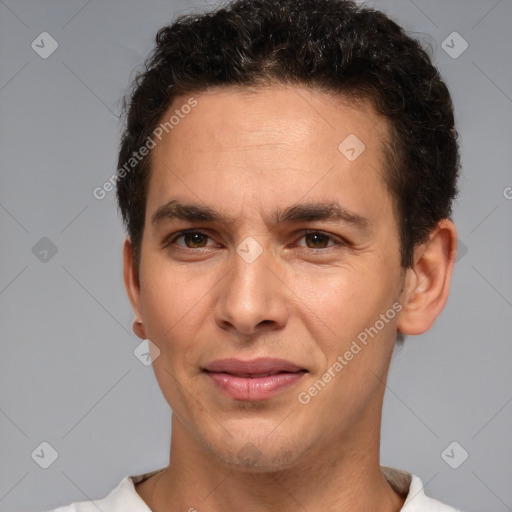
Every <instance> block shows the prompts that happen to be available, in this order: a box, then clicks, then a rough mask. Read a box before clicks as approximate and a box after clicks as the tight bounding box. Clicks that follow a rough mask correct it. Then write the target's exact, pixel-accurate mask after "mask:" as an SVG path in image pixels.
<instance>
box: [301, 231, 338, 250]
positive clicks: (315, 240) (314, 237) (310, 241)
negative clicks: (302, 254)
mask: <svg viewBox="0 0 512 512" xmlns="http://www.w3.org/2000/svg"><path fill="white" fill-rule="evenodd" d="M304 239H305V240H306V245H307V246H308V247H309V248H310V249H325V248H327V247H328V245H327V244H328V243H329V241H330V240H331V237H330V236H327V235H324V234H323V233H318V232H313V233H306V234H305V235H304Z"/></svg>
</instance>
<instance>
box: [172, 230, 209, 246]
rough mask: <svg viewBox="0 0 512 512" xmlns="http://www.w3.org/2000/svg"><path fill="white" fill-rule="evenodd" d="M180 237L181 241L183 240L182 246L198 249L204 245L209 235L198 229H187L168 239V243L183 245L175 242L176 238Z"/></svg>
mask: <svg viewBox="0 0 512 512" xmlns="http://www.w3.org/2000/svg"><path fill="white" fill-rule="evenodd" d="M180 238H183V241H184V242H185V244H184V246H185V247H187V248H188V249H200V248H202V247H206V244H207V242H208V239H209V238H210V237H209V236H208V235H205V234H204V233H201V232H200V231H187V232H182V233H180V234H179V235H178V236H176V237H175V238H173V239H172V240H170V241H169V244H176V245H178V246H180V247H183V244H181V243H177V240H179V239H180Z"/></svg>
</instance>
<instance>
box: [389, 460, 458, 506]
mask: <svg viewBox="0 0 512 512" xmlns="http://www.w3.org/2000/svg"><path fill="white" fill-rule="evenodd" d="M381 470H382V473H383V474H384V476H385V478H386V480H387V481H388V483H389V484H390V485H391V487H392V488H393V489H394V490H395V491H396V492H398V493H399V494H401V495H402V496H403V497H405V502H404V504H403V506H402V508H401V509H400V512H460V511H459V510H457V509H455V508H453V507H450V506H449V505H446V504H444V503H441V502H440V501H437V500H435V499H433V498H430V497H428V496H427V495H426V494H425V491H424V489H423V483H422V481H421V479H420V478H419V477H417V476H416V475H412V474H410V473H407V472H405V471H401V470H399V469H395V468H389V467H384V466H382V467H381Z"/></svg>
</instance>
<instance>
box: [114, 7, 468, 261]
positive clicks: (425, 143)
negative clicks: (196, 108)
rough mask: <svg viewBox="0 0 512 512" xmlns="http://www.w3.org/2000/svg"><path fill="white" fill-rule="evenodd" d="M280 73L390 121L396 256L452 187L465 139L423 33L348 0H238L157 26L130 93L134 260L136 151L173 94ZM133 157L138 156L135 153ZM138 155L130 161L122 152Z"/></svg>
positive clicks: (144, 167) (432, 219) (124, 179)
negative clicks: (417, 36)
mask: <svg viewBox="0 0 512 512" xmlns="http://www.w3.org/2000/svg"><path fill="white" fill-rule="evenodd" d="M268 84H284V85H294V86H307V87H314V88H317V89H319V90H321V91H325V92H329V93H335V94H339V95H340V96H341V97H345V98H347V99H349V100H350V99H353V100H359V99H363V100H365V99H366V100H370V101H371V103H372V105H373V106H374V108H375V109H376V111H377V112H379V113H380V114H381V115H383V116H384V117H385V118H387V119H388V121H389V122H390V123H389V124H390V127H391V129H390V136H389V139H390V140H388V141H386V144H385V148H386V149H385V180H386V183H387V186H388V189H389V191H390V194H391V197H392V198H393V204H394V208H395V214H396V218H397V224H398V226H399V236H400V244H401V245H400V250H401V264H402V266H403V267H409V266H411V265H412V264H413V250H414V247H415V246H416V245H417V244H419V243H421V242H423V241H425V240H426V239H427V237H428V235H429V233H430V232H431V230H432V229H433V228H434V227H435V226H436V224H437V223H438V222H439V221H440V220H441V219H443V218H449V217H450V216H451V209H452V201H453V198H454V197H455V195H456V193H457V188H456V181H457V175H458V173H459V151H458V144H457V132H456V130H455V127H454V115H453V106H452V101H451V98H450V94H449V91H448V89H447V87H446V85H445V84H444V82H443V81H442V80H441V78H440V76H439V72H438V70H437V69H436V68H435V67H434V66H433V64H432V62H431V60H430V58H429V56H428V54H427V53H426V51H425V50H424V49H423V48H422V47H421V45H420V44H419V42H418V41H416V40H414V39H412V38H411V37H409V36H408V35H406V33H405V32H404V30H403V29H402V28H401V27H400V26H398V25H397V24H396V23H395V22H394V21H392V20H391V19H389V18H388V17H387V16H386V15H385V14H383V13H381V12H379V11H377V10H374V9H370V8H367V7H362V6H359V5H357V4H356V3H355V2H352V1H347V0H237V1H234V2H231V3H229V4H227V5H226V6H224V7H222V8H219V9H217V10H214V11H212V12H207V13H204V14H188V15H183V16H181V17H179V18H178V19H177V20H176V21H175V22H174V23H173V24H172V25H171V26H167V27H164V28H162V29H160V30H159V31H158V33H157V36H156V48H155V49H154V51H153V52H152V54H151V55H150V56H149V57H148V59H147V60H146V62H145V67H144V70H143V72H141V73H139V74H138V75H137V76H136V78H135V79H134V81H133V83H132V86H131V90H130V93H129V95H128V96H127V97H126V98H125V102H124V107H125V112H126V114H127V115H126V128H125V131H124V134H123V136H122V140H121V146H120V151H119V161H118V174H117V198H118V203H119V208H120V210H121V214H122V217H123V221H124V223H125V226H126V228H127V232H128V235H129V237H130V239H131V241H132V245H133V251H134V260H135V262H136V266H137V267H138V265H139V262H140V249H141V243H142V234H143V230H144V222H145V208H146V199H147V190H148V181H149V176H150V158H149V156H151V153H149V155H148V157H144V158H139V159H137V160H134V159H133V156H134V155H135V154H137V155H138V154H139V153H138V151H139V149H140V148H141V147H143V146H144V145H145V144H146V141H147V140H148V137H150V136H151V135H152V133H153V131H154V130H155V129H156V128H157V126H158V125H159V124H160V123H161V120H162V116H163V115H164V114H165V113H166V112H167V110H168V109H169V107H170V104H171V102H172V100H173V99H174V98H175V97H176V96H177V95H179V94H192V93H199V92H201V91H205V90H206V89H207V88H209V87H218V86H242V87H250V86H258V85H268ZM130 159H132V160H130ZM128 161H133V164H134V165H133V166H132V167H131V168H129V169H128V168H127V166H126V163H127V162H128Z"/></svg>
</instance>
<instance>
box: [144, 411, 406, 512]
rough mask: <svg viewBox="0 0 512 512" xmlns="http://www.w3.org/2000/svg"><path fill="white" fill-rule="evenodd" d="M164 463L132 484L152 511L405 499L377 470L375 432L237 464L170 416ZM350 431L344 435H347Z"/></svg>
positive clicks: (370, 506) (393, 508)
mask: <svg viewBox="0 0 512 512" xmlns="http://www.w3.org/2000/svg"><path fill="white" fill-rule="evenodd" d="M172 427H173V428H172V439H171V457H170V462H169V466H168V467H167V468H166V469H165V470H164V471H162V472H160V473H158V474H157V475H155V477H153V478H152V479H150V480H153V482H151V483H149V481H147V482H148V483H147V484H146V485H144V484H142V485H139V486H138V487H137V492H139V494H140V495H141V497H142V498H143V499H144V500H145V501H146V503H147V504H148V506H149V507H150V508H151V510H152V511H153V512H166V511H168V510H170V507H171V505H172V508H173V509H175V510H190V511H191V512H193V510H194V509H195V510H197V511H199V512H203V511H208V512H221V511H225V510H236V509H238V508H240V505H241V504H243V508H244V509H247V510H251V511H254V512H268V511H271V510H280V511H282V512H292V511H293V512H296V510H297V509H298V508H299V509H303V510H307V511H308V512H315V511H322V512H331V511H332V512H334V511H336V512H345V511H347V512H348V511H349V510H350V511H351V512H353V511H354V510H357V511H375V510H379V511H381V512H397V511H399V510H400V508H401V507H402V505H403V501H404V499H403V498H402V497H400V496H399V495H398V494H396V493H395V492H394V491H393V489H392V488H391V487H390V485H389V484H388V483H387V481H386V479H385V478H384V476H383V475H382V473H381V471H380V465H379V431H380V424H379V425H378V426H376V428H375V429H374V430H373V431H370V432H369V431H368V430H366V435H365V436H364V437H362V438H360V439H358V440H357V442H355V441H356V440H354V439H348V438H347V437H345V438H344V439H340V438H338V439H336V438H334V442H333V438H332V437H330V436H328V435H327V436H326V438H325V439H326V440H328V441H329V443H328V444H329V445H328V446H327V445H326V444H324V443H322V444H319V445H318V446H315V447H313V448H312V449H311V450H310V451H309V453H308V454H304V456H303V457H302V458H301V462H300V463H299V464H294V465H293V466H292V467H287V468H268V469H267V470H265V469H264V468H258V470H257V472H255V470H254V469H252V470H249V469H247V468H240V466H234V465H232V464H231V465H230V464H226V463H224V462H222V461H220V460H219V459H218V458H217V457H215V456H213V455H212V454H210V453H209V452H208V450H206V449H205V448H204V447H202V446H199V445H198V444H197V443H196V442H195V440H194V439H192V438H191V437H190V435H189V433H188V432H187V430H186V429H185V428H184V427H183V425H182V424H181V423H180V421H179V420H177V419H176V418H175V417H174V416H173V425H172ZM349 437H350V436H349Z"/></svg>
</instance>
